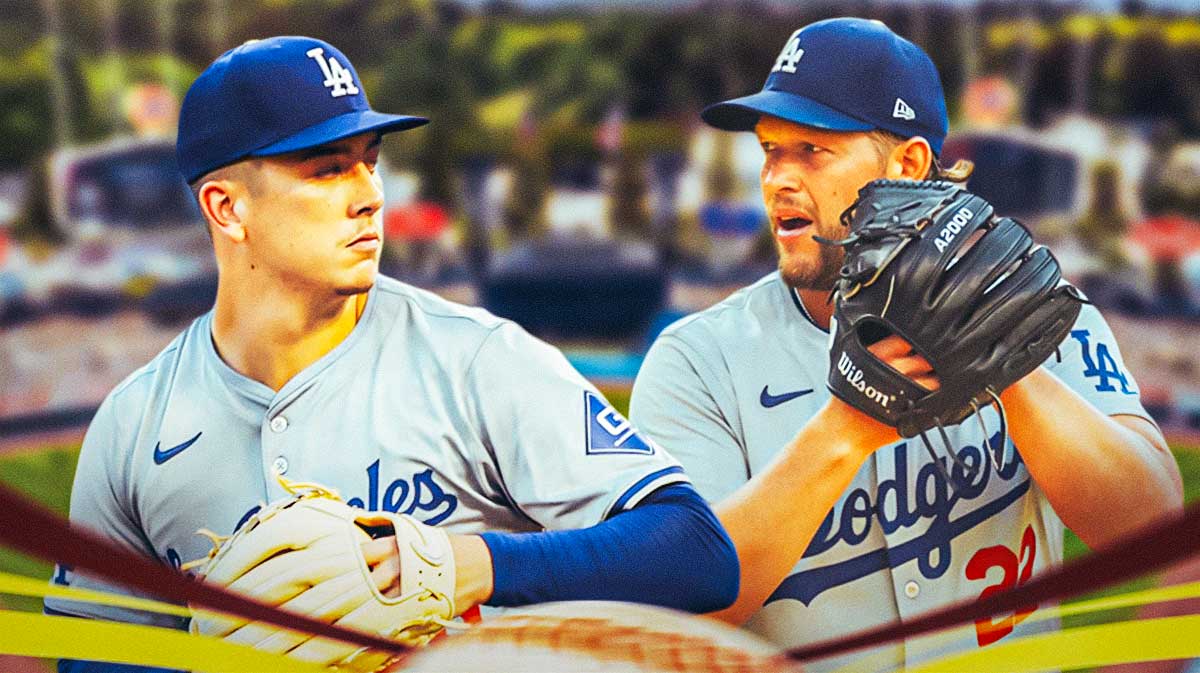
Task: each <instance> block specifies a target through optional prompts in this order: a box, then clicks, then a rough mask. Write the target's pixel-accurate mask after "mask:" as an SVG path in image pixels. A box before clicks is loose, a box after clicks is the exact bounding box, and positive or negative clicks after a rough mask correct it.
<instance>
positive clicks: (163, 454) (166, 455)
mask: <svg viewBox="0 0 1200 673" xmlns="http://www.w3.org/2000/svg"><path fill="white" fill-rule="evenodd" d="M202 434H204V433H203V432H197V433H196V436H195V437H192V438H191V439H189V440H187V441H186V442H184V443H182V444H176V445H175V446H172V447H171V448H169V449H167V450H166V451H162V450H161V448H160V447H161V446H162V442H159V443H157V444H155V445H154V464H155V465H162V464H163V463H165V462H167V461H168V460H171V459H172V458H174V457H175V456H178V455H179V454H181V453H183V450H184V449H186V448H187V447H189V446H191V445H192V444H195V443H196V440H197V439H200V435H202Z"/></svg>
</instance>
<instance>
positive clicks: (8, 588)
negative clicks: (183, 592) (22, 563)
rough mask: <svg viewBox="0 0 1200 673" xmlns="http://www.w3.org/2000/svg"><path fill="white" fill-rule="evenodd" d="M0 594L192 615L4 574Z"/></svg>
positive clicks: (181, 609) (169, 606)
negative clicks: (63, 599) (50, 597)
mask: <svg viewBox="0 0 1200 673" xmlns="http://www.w3.org/2000/svg"><path fill="white" fill-rule="evenodd" d="M0 594H12V595H15V596H34V597H39V598H45V597H47V596H53V597H54V598H65V599H67V600H72V601H80V602H82V603H94V604H96V605H106V606H110V607H116V608H130V609H133V610H143V611H145V612H157V613H160V614H164V615H175V616H176V617H190V616H191V613H190V612H188V609H187V608H186V607H184V606H182V605H174V604H172V603H163V602H161V601H154V600H150V599H148V598H135V597H133V596H123V595H121V594H110V593H105V592H103V591H92V590H90V589H76V588H73V587H63V586H58V585H54V584H50V583H49V582H48V581H47V580H35V579H32V578H29V577H23V576H21V575H12V574H9V573H4V572H0Z"/></svg>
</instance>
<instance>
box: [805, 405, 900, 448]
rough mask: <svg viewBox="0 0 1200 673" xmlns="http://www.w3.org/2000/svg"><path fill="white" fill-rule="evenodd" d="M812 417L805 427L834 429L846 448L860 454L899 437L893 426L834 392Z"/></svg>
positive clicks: (897, 439) (894, 440) (830, 430)
mask: <svg viewBox="0 0 1200 673" xmlns="http://www.w3.org/2000/svg"><path fill="white" fill-rule="evenodd" d="M814 421H815V422H810V423H809V427H812V426H814V425H815V426H816V427H818V428H825V429H827V431H829V432H833V433H836V436H837V438H838V440H839V441H840V442H842V443H844V444H846V446H847V448H848V449H849V450H850V451H852V452H854V453H855V454H858V455H860V456H862V457H864V458H865V457H866V456H868V455H870V454H871V453H873V452H874V451H875V450H876V449H878V448H879V447H881V446H885V445H887V444H892V443H894V442H897V441H899V440H900V434H899V433H898V432H896V428H893V427H892V426H890V425H887V424H886V423H882V422H880V421H877V420H875V419H874V418H872V417H870V416H868V415H867V414H865V413H863V412H861V411H859V410H858V409H855V408H854V407H852V406H850V405H849V404H846V403H845V402H843V401H842V400H841V399H839V398H838V397H837V396H836V395H831V396H830V397H829V401H827V402H826V403H825V405H824V406H823V407H821V409H820V411H818V412H817V418H816V419H814Z"/></svg>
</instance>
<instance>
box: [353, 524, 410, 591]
mask: <svg viewBox="0 0 1200 673" xmlns="http://www.w3.org/2000/svg"><path fill="white" fill-rule="evenodd" d="M361 546H362V553H363V558H364V559H366V561H367V568H369V569H370V570H371V580H372V581H373V582H374V583H375V587H376V588H378V589H379V593H381V594H383V595H384V596H387V597H388V598H395V597H397V596H399V595H400V551H399V549H397V548H396V536H395V535H388V536H386V537H380V538H375V539H373V540H371V541H370V542H364V543H362V545H361Z"/></svg>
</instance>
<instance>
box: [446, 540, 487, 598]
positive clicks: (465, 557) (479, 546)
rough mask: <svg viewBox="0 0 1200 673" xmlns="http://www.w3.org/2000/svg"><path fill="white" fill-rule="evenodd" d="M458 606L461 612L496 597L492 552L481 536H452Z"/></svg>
mask: <svg viewBox="0 0 1200 673" xmlns="http://www.w3.org/2000/svg"><path fill="white" fill-rule="evenodd" d="M450 548H451V549H452V550H453V551H454V573H455V574H454V585H455V586H454V609H455V612H457V613H459V614H461V613H463V612H465V611H467V610H469V609H470V608H472V607H474V606H476V605H479V604H481V603H483V602H485V601H487V599H489V598H491V597H492V590H493V582H494V577H493V572H492V553H491V551H490V550H489V549H488V546H487V544H485V543H484V541H483V538H481V537H479V536H478V535H451V536H450Z"/></svg>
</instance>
